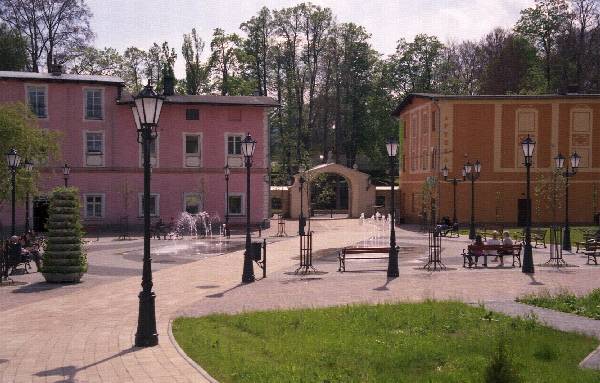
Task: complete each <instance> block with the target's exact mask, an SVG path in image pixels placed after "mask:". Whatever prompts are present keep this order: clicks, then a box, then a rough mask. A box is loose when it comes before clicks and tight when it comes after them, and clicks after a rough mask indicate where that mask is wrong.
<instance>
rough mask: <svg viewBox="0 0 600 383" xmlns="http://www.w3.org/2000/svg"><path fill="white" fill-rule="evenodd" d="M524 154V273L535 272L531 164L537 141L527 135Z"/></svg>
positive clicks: (523, 143)
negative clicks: (525, 177) (525, 190)
mask: <svg viewBox="0 0 600 383" xmlns="http://www.w3.org/2000/svg"><path fill="white" fill-rule="evenodd" d="M521 147H522V149H523V156H524V157H525V167H526V168H527V195H526V198H527V208H526V209H527V217H526V218H527V219H526V224H525V245H524V246H523V267H522V271H523V272H524V273H528V274H533V272H534V268H533V252H532V250H531V194H530V189H531V165H533V151H534V150H535V141H534V140H533V139H532V138H531V137H530V136H529V135H527V138H526V139H524V140H523V141H522V142H521Z"/></svg>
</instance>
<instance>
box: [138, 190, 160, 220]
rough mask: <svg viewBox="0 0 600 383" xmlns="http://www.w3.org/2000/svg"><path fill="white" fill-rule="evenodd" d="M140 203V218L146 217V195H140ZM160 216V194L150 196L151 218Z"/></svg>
mask: <svg viewBox="0 0 600 383" xmlns="http://www.w3.org/2000/svg"><path fill="white" fill-rule="evenodd" d="M138 201H139V204H138V205H139V216H140V217H143V216H144V202H143V201H144V193H140V194H139V195H138ZM159 215H160V195H159V194H158V193H151V194H150V216H151V217H157V216H159Z"/></svg>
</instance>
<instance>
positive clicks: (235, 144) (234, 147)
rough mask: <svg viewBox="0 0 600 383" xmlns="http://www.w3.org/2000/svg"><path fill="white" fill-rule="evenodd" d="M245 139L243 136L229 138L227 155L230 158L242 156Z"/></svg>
mask: <svg viewBox="0 0 600 383" xmlns="http://www.w3.org/2000/svg"><path fill="white" fill-rule="evenodd" d="M243 139H244V137H243V136H242V135H230V136H227V154H228V155H230V156H241V155H242V140H243Z"/></svg>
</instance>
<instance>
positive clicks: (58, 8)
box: [38, 0, 94, 68]
mask: <svg viewBox="0 0 600 383" xmlns="http://www.w3.org/2000/svg"><path fill="white" fill-rule="evenodd" d="M38 1H39V2H40V5H39V6H40V7H41V16H42V17H41V20H42V23H43V25H44V28H45V30H46V31H47V41H46V48H45V51H46V67H47V68H51V67H52V63H53V62H54V61H58V62H61V63H65V62H67V61H69V60H71V59H73V58H74V57H73V55H72V52H77V51H78V50H79V51H80V50H82V49H83V47H85V46H86V45H87V44H88V43H89V41H90V40H91V39H92V38H93V37H94V34H93V33H92V30H91V29H90V19H91V17H92V12H91V11H90V9H89V8H88V6H87V5H86V3H85V1H84V0H38Z"/></svg>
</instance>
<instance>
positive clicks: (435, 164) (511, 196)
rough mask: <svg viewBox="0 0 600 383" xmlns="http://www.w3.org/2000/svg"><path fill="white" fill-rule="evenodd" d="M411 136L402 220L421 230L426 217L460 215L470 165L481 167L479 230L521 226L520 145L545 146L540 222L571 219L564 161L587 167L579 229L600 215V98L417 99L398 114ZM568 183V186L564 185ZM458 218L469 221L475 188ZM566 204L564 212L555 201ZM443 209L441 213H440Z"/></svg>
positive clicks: (537, 201)
mask: <svg viewBox="0 0 600 383" xmlns="http://www.w3.org/2000/svg"><path fill="white" fill-rule="evenodd" d="M393 115H394V116H395V117H397V118H398V119H399V121H400V126H401V135H402V137H403V140H401V141H403V144H402V150H403V151H402V154H401V156H402V159H401V166H400V188H401V191H402V197H401V206H400V209H401V215H402V216H403V217H404V219H405V220H406V221H407V222H418V221H419V220H420V219H421V217H422V215H423V212H426V213H427V215H428V216H431V214H432V213H431V211H433V212H435V213H433V214H436V217H437V219H439V217H443V216H448V217H450V218H452V215H453V190H452V188H453V185H452V184H451V183H448V182H444V181H443V179H444V177H443V176H442V171H441V170H442V168H444V166H446V167H447V168H448V169H449V177H448V178H454V177H456V178H459V179H461V180H462V175H461V170H462V167H463V165H464V163H465V162H467V161H470V162H471V163H473V162H474V161H476V160H479V161H480V162H481V175H480V178H479V179H478V180H477V181H476V182H475V221H476V222H478V223H500V224H506V225H510V224H517V223H518V222H519V221H521V219H523V218H524V214H525V209H526V206H527V205H526V202H525V201H526V200H525V189H526V174H525V167H524V166H523V153H522V149H521V146H520V142H521V141H522V140H523V139H524V138H525V137H527V135H530V136H531V137H532V138H533V139H534V140H535V141H536V143H537V145H536V148H535V153H534V157H533V166H532V168H531V180H532V186H531V193H532V221H533V224H534V225H536V224H542V223H550V222H557V223H561V222H563V220H564V214H565V212H564V205H565V203H564V178H563V179H562V180H561V178H560V177H559V178H556V177H554V176H553V170H554V169H555V161H554V157H556V156H557V155H558V153H561V154H562V155H563V156H565V157H567V161H565V162H569V161H568V157H569V156H570V155H571V154H572V153H573V152H577V153H578V154H579V155H580V156H581V162H580V167H579V170H578V172H577V174H576V175H575V176H574V177H571V178H569V181H568V182H569V218H570V221H571V223H591V222H593V220H594V218H595V215H596V214H597V213H598V212H599V211H600V208H599V206H598V203H599V197H598V194H599V189H600V95H596V94H594V95H591V94H588V95H584V94H566V95H538V96H527V95H503V96H461V95H437V94H416V93H415V94H410V95H408V96H407V97H406V98H405V99H404V100H403V101H402V103H400V105H399V106H398V107H397V108H396V110H395V111H394V112H393ZM557 179H558V181H556V180H557ZM456 194H457V197H456V200H457V201H456V210H457V219H458V222H460V223H461V224H465V223H468V222H469V219H470V215H471V183H470V182H469V181H467V182H461V183H459V184H458V185H457V190H456ZM553 198H554V200H556V203H554V202H553V201H554V200H553ZM432 205H433V209H432V208H431V206H432Z"/></svg>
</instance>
